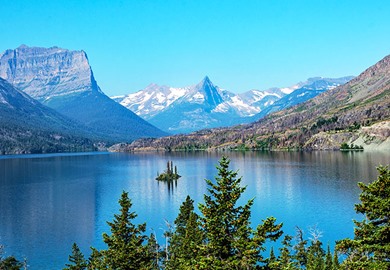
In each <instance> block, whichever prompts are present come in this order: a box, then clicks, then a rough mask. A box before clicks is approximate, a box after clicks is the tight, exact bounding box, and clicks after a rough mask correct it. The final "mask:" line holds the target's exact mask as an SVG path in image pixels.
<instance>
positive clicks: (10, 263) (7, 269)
mask: <svg viewBox="0 0 390 270" xmlns="http://www.w3.org/2000/svg"><path fill="white" fill-rule="evenodd" d="M3 254H4V246H3V245H0V270H3V269H4V270H19V269H22V267H23V266H24V264H23V263H22V262H20V261H18V260H17V259H16V258H15V257H14V256H8V257H5V258H4V257H3Z"/></svg>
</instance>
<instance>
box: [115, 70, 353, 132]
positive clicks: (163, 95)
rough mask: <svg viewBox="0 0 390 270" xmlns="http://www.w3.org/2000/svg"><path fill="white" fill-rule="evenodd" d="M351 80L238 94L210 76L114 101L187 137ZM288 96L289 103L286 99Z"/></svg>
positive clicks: (151, 87) (311, 81)
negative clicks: (189, 83)
mask: <svg viewBox="0 0 390 270" xmlns="http://www.w3.org/2000/svg"><path fill="white" fill-rule="evenodd" d="M351 78H352V77H345V78H340V79H326V78H320V77H318V78H311V79H308V80H307V81H305V82H300V83H297V84H295V85H293V86H291V87H285V88H271V89H267V90H264V91H260V90H251V91H248V92H246V93H242V94H234V93H232V92H229V91H227V90H224V89H221V88H219V87H218V86H216V85H214V84H213V83H212V82H211V81H210V79H209V78H208V77H207V76H206V77H205V78H204V79H203V80H202V81H201V82H200V83H198V84H197V85H194V86H188V87H183V88H174V87H169V86H159V85H156V84H151V85H149V86H148V87H146V88H145V89H143V90H140V91H138V92H136V93H133V94H129V95H126V96H116V97H112V99H114V100H115V101H117V102H119V103H120V104H122V105H123V106H125V107H127V108H128V109H130V110H132V111H134V112H135V113H136V114H137V115H139V116H141V117H142V118H144V119H146V120H148V121H149V122H150V123H152V124H154V125H155V126H157V127H159V128H161V129H163V130H165V131H167V132H170V133H187V132H191V131H195V130H199V129H204V128H212V127H226V126H232V125H236V124H242V123H249V122H251V121H254V120H257V119H259V118H260V117H263V116H265V115H267V114H268V113H270V112H272V111H275V110H278V109H283V108H287V107H289V106H292V105H294V104H297V103H299V102H303V101H306V100H307V99H309V98H312V97H314V96H315V95H316V94H319V93H321V92H322V91H323V90H325V89H330V88H332V87H335V86H338V85H340V84H343V83H345V82H347V81H348V80H349V79H351ZM302 87H306V89H305V91H306V93H301V94H300V95H295V96H294V92H295V91H297V90H298V89H302ZM317 90H318V91H317ZM286 96H289V99H287V100H285V99H283V98H284V97H286ZM277 101H280V102H279V103H278V104H279V105H277V106H273V104H274V103H275V102H277ZM284 102H286V103H284ZM268 108H269V109H268Z"/></svg>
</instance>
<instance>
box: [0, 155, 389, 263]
mask: <svg viewBox="0 0 390 270" xmlns="http://www.w3.org/2000/svg"><path fill="white" fill-rule="evenodd" d="M227 155H228V156H229V157H230V159H231V168H232V169H234V170H237V169H239V175H240V176H242V177H243V180H242V183H243V185H246V186H247V190H246V192H245V194H244V196H243V197H244V198H243V200H242V202H245V201H246V200H248V199H250V198H253V197H255V204H254V206H253V208H252V221H253V224H258V223H259V222H260V221H261V220H262V219H264V218H266V217H267V216H274V217H276V219H277V221H278V222H283V223H284V231H285V232H288V233H290V234H293V233H294V228H295V226H299V227H301V228H302V229H303V230H304V231H306V232H307V231H308V230H309V228H310V227H313V226H317V228H319V229H320V230H321V231H322V233H323V237H322V241H323V242H324V243H325V245H326V244H327V243H329V244H330V245H331V246H333V245H334V241H335V240H337V239H341V238H344V237H352V236H353V223H352V219H354V218H359V216H357V215H356V214H355V211H354V204H355V203H357V202H358V201H359V199H358V198H359V193H360V190H359V188H358V187H357V185H356V184H357V182H358V181H362V182H366V183H367V182H369V181H371V180H375V179H376V177H377V174H376V170H375V166H377V165H379V164H388V163H389V161H390V154H389V153H370V152H356V153H354V152H353V153H340V152H313V153H286V152H280V153H279V152H275V153H261V152H245V153H227ZM220 157H221V155H220V154H211V153H203V152H200V153H170V154H169V153H153V154H151V153H147V154H123V153H115V154H114V153H110V154H109V153H92V154H73V155H37V156H14V157H1V158H0V244H3V245H4V246H5V251H6V252H7V253H6V255H15V256H17V257H18V258H23V257H26V258H27V259H28V263H29V265H30V269H33V270H34V269H61V268H62V267H64V265H65V263H66V262H67V260H68V255H69V254H70V252H71V245H72V243H73V242H77V244H78V245H79V246H80V247H81V249H82V251H83V252H84V254H86V255H87V254H89V247H90V246H94V247H97V248H100V249H101V248H104V244H103V241H102V236H101V235H102V233H103V232H109V227H108V226H107V224H106V221H109V220H112V218H113V214H114V213H117V212H118V209H119V206H118V199H119V197H120V195H121V193H122V191H123V190H125V191H128V192H129V195H130V198H131V200H132V202H133V208H132V210H133V211H135V212H136V213H137V214H138V217H137V219H136V221H135V222H136V223H142V222H147V230H148V232H147V233H148V234H149V233H151V232H155V233H156V234H157V238H158V240H159V241H160V242H161V243H164V238H163V236H162V234H163V230H165V229H166V225H165V220H167V221H169V222H173V220H174V219H175V217H176V215H177V213H178V209H179V206H180V205H181V203H182V202H183V201H184V199H185V197H186V196H187V195H190V196H191V197H192V198H193V199H194V200H195V202H196V203H198V202H202V201H203V194H204V193H205V192H206V188H207V187H206V184H205V181H204V179H205V178H207V179H214V177H215V175H216V173H217V172H216V169H215V166H216V164H217V162H218V160H219V158H220ZM168 160H172V161H173V162H174V164H175V165H177V167H178V170H179V173H180V174H181V175H182V178H180V179H179V180H178V181H177V184H176V185H172V186H168V185H166V184H165V183H160V182H157V181H156V180H154V178H155V177H156V174H157V172H161V171H163V170H164V169H165V168H166V162H167V161H168Z"/></svg>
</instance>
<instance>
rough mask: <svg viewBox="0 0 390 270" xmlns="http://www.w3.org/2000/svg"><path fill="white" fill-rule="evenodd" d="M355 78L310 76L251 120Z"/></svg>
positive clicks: (295, 103) (310, 97) (303, 100)
mask: <svg viewBox="0 0 390 270" xmlns="http://www.w3.org/2000/svg"><path fill="white" fill-rule="evenodd" d="M353 78H354V77H353V76H347V77H341V78H322V77H315V78H309V79H308V80H307V81H306V82H304V83H300V84H299V86H300V88H297V89H295V90H294V91H292V92H290V93H289V94H288V95H285V96H284V97H282V98H280V99H279V100H277V101H275V102H274V103H273V104H271V105H269V106H266V107H265V108H264V109H263V110H262V111H260V113H258V114H256V115H254V116H253V117H252V118H251V122H253V121H256V120H259V119H261V118H263V117H264V116H266V115H268V114H270V113H273V112H277V111H281V110H284V109H287V108H290V107H292V106H294V105H297V104H300V103H303V102H305V101H307V100H309V99H312V98H314V97H316V96H317V95H319V94H321V93H323V92H325V91H327V90H331V89H334V88H336V87H337V86H340V85H343V84H345V83H347V82H349V81H350V80H352V79H353Z"/></svg>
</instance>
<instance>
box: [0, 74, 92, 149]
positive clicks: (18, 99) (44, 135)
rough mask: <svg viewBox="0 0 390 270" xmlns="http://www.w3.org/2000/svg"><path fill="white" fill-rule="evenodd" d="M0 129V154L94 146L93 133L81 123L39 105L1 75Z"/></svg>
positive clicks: (89, 147)
mask: <svg viewBox="0 0 390 270" xmlns="http://www.w3.org/2000/svg"><path fill="white" fill-rule="evenodd" d="M0 130H1V132H0V142H1V143H0V154H20V153H42V152H64V151H76V150H79V151H80V150H93V149H95V147H94V145H93V141H92V140H91V138H92V139H96V137H95V135H94V134H92V133H90V132H89V131H87V129H86V128H85V127H84V126H82V125H80V124H78V123H76V122H74V121H72V120H70V119H69V118H67V117H65V116H63V115H61V114H59V113H58V112H56V111H55V110H53V109H50V108H48V107H46V106H44V105H42V104H41V103H39V102H38V101H36V100H34V99H32V98H31V97H29V96H28V95H27V94H25V93H23V92H21V91H19V90H17V89H15V88H14V87H13V86H12V85H11V84H9V83H8V82H7V81H5V80H4V79H1V78H0ZM86 138H89V139H86ZM96 140H97V139H96Z"/></svg>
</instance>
